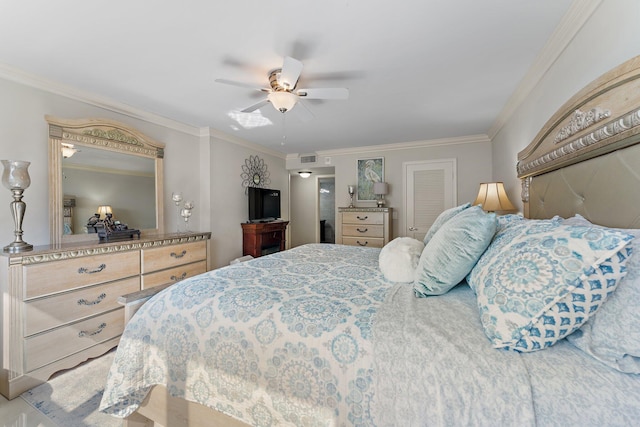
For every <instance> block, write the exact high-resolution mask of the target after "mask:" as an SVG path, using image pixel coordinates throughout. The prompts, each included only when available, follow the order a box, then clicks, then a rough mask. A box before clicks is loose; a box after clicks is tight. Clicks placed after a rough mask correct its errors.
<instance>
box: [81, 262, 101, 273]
mask: <svg viewBox="0 0 640 427" xmlns="http://www.w3.org/2000/svg"><path fill="white" fill-rule="evenodd" d="M105 268H107V264H100V265H99V266H98V268H96V269H95V270H89V269H88V268H84V267H80V268H79V269H78V274H93V273H100V272H101V271H102V270H104V269H105Z"/></svg>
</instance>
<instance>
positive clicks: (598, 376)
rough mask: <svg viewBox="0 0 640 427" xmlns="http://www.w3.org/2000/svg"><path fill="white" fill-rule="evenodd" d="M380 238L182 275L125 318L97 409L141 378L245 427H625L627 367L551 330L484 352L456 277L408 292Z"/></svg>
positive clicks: (135, 390) (113, 405)
mask: <svg viewBox="0 0 640 427" xmlns="http://www.w3.org/2000/svg"><path fill="white" fill-rule="evenodd" d="M378 254H379V250H377V249H372V248H359V247H352V246H341V245H317V244H314V245H306V246H302V247H298V248H295V249H291V250H289V251H285V252H279V253H277V254H273V255H270V256H267V257H262V258H258V259H255V260H252V261H249V262H245V263H242V264H237V265H234V266H229V267H225V268H221V269H219V270H215V271H212V272H209V273H206V274H203V275H200V276H197V277H194V278H191V279H187V280H184V281H182V282H180V283H178V284H176V285H174V286H172V287H170V288H167V289H166V290H164V291H162V292H160V293H159V294H157V295H156V296H155V297H154V298H152V299H151V300H149V302H148V303H146V304H145V305H144V306H143V307H142V308H141V309H140V310H139V311H138V313H136V315H135V316H134V317H133V319H132V320H131V321H130V322H129V324H128V325H127V327H126V329H125V332H124V334H123V336H122V339H121V341H120V345H119V347H118V350H117V352H116V356H115V361H114V364H113V366H112V367H111V371H110V373H109V378H108V381H107V386H106V390H105V392H104V395H103V400H102V403H101V408H100V409H101V410H103V411H104V412H106V413H110V414H114V415H116V416H120V417H124V416H127V415H129V414H131V413H132V412H133V411H135V409H136V408H137V407H138V405H139V404H140V403H141V402H142V401H143V400H144V398H145V396H146V394H147V392H148V391H149V390H150V388H151V387H152V386H153V385H155V384H163V385H165V386H166V387H167V389H168V390H169V392H170V393H171V394H172V395H174V396H177V397H181V398H185V399H188V400H191V401H194V402H199V403H202V404H204V405H206V406H209V407H211V408H214V409H217V410H219V411H221V412H224V413H226V414H228V415H230V416H232V417H235V418H237V419H239V420H241V421H244V422H245V423H247V424H251V425H256V426H275V425H295V426H336V427H337V426H376V425H377V426H378V427H383V426H385V427H386V426H427V425H428V426H432V425H433V426H451V425H476V426H485V425H486V426H493V425H519V426H527V425H536V426H555V425H621V426H624V425H633V424H634V422H635V421H637V420H638V419H640V403H639V402H640V376H639V375H631V374H623V373H620V372H617V371H615V370H613V369H611V368H609V367H607V366H606V365H604V364H602V363H600V362H598V361H597V360H596V359H594V358H592V357H590V356H588V355H587V354H586V353H583V352H581V351H580V350H578V349H577V348H576V347H573V346H572V345H571V344H570V343H568V342H567V341H566V340H562V341H561V342H559V343H558V344H556V345H555V346H554V347H551V348H549V349H545V350H542V351H539V352H534V353H527V354H519V353H515V352H508V351H505V350H496V349H493V348H492V346H491V344H490V342H489V340H488V339H487V338H486V336H485V335H484V332H483V330H482V325H481V323H480V318H479V314H478V309H477V305H476V299H475V295H474V294H473V291H472V290H471V289H470V288H469V287H468V286H467V285H466V284H462V285H459V286H458V287H456V288H454V289H453V290H452V291H450V292H449V293H447V294H446V295H442V296H438V297H430V298H415V297H414V294H413V290H412V286H411V285H410V284H409V285H407V284H394V283H390V282H388V281H386V280H385V279H384V278H383V276H382V274H381V273H380V271H379V269H378Z"/></svg>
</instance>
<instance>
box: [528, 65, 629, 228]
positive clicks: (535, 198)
mask: <svg viewBox="0 0 640 427" xmlns="http://www.w3.org/2000/svg"><path fill="white" fill-rule="evenodd" d="M638 142H640V56H637V57H635V58H633V59H631V60H629V61H627V62H625V63H623V64H621V65H619V66H618V67H616V68H614V69H613V70H611V71H609V72H607V73H606V74H604V75H602V76H601V77H599V78H598V79H596V80H595V81H593V82H592V83H591V84H589V85H588V86H586V87H585V88H584V89H582V90H581V91H580V92H578V93H577V94H576V95H575V96H573V97H572V98H571V99H570V100H569V101H567V102H566V103H565V104H564V105H563V106H562V107H561V108H560V109H559V110H558V112H556V113H555V114H554V115H553V116H552V117H551V119H550V120H549V121H548V122H547V123H546V124H545V125H544V127H543V128H542V130H540V132H539V133H538V134H537V135H536V137H535V138H534V140H533V142H531V144H529V145H528V146H527V147H526V148H525V149H524V150H522V151H521V152H520V153H518V165H517V172H518V178H520V179H521V180H522V201H523V202H524V215H525V216H526V217H528V218H546V217H550V216H552V215H555V214H558V215H561V216H564V217H567V216H570V215H572V214H575V213H580V214H582V215H583V216H585V217H587V218H588V219H590V220H592V221H594V222H598V223H600V224H603V225H609V226H618V227H623V226H624V227H630V226H638V225H640V191H636V190H635V188H638V187H640V185H637V183H638V182H640V145H636V144H638ZM634 145H636V146H635V147H633V146H634ZM605 159H606V160H605ZM534 187H535V188H534ZM629 193H632V194H629ZM636 196H637V197H638V198H635V197H636ZM634 206H638V208H637V212H625V213H624V214H623V215H622V217H618V212H617V211H619V210H624V211H628V210H629V208H633V207H634Z"/></svg>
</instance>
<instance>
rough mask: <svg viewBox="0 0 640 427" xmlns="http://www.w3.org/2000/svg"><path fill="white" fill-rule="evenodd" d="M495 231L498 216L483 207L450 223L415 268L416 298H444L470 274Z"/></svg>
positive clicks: (455, 218) (425, 251)
mask: <svg viewBox="0 0 640 427" xmlns="http://www.w3.org/2000/svg"><path fill="white" fill-rule="evenodd" d="M495 232H496V215H495V214H493V213H491V214H488V213H485V212H484V211H483V210H482V208H481V207H480V206H473V207H470V208H468V209H465V210H463V211H462V212H460V213H459V214H458V215H456V216H454V217H453V218H451V219H450V220H449V221H447V222H446V223H445V224H444V225H443V226H442V227H441V228H440V229H439V230H438V231H437V232H436V233H435V234H434V235H433V238H431V240H430V241H429V243H427V245H426V246H425V248H424V250H423V251H422V254H421V255H420V261H419V262H418V267H417V268H416V279H415V282H414V285H413V289H414V291H415V294H416V296H418V297H424V296H429V295H442V294H444V293H446V292H448V291H449V290H450V289H451V288H453V287H454V286H455V285H457V284H458V283H460V282H461V281H462V279H464V277H465V276H466V275H467V274H468V273H469V271H471V269H472V268H473V266H474V265H475V263H476V262H477V261H478V259H479V258H480V256H481V255H482V253H483V252H484V251H485V249H487V246H489V243H491V239H492V238H493V235H494V233H495Z"/></svg>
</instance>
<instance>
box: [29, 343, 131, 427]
mask: <svg viewBox="0 0 640 427" xmlns="http://www.w3.org/2000/svg"><path fill="white" fill-rule="evenodd" d="M114 355H115V351H113V350H112V351H110V352H109V353H107V354H105V355H104V356H101V357H98V358H96V359H92V360H89V361H87V362H85V363H83V364H82V365H79V366H77V367H76V368H74V369H70V370H68V371H64V372H62V373H60V374H58V375H56V376H54V377H53V378H52V379H51V380H49V382H47V383H44V384H41V385H39V386H37V387H35V388H33V389H31V390H29V391H26V392H24V393H22V394H21V395H20V397H22V398H23V399H24V400H26V401H27V403H29V404H30V405H31V406H33V407H34V408H36V409H37V410H38V411H40V412H42V413H43V414H44V415H45V416H46V417H47V418H49V419H50V420H52V421H53V422H54V423H56V424H57V425H59V426H60V427H111V426H113V427H118V426H121V425H122V420H121V419H120V418H115V417H112V416H110V415H106V414H103V413H102V412H100V411H98V407H99V406H100V400H101V399H102V393H103V392H104V384H105V383H106V381H107V374H108V373H109V368H110V367H111V363H112V362H113V358H114Z"/></svg>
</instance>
